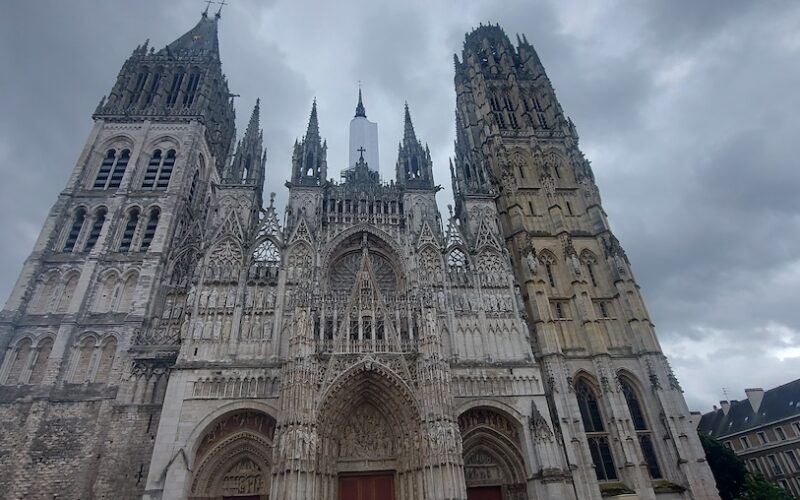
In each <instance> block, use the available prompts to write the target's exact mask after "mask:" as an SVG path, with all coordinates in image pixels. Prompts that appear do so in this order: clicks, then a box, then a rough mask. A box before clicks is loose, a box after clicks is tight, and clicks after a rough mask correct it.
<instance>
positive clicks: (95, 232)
mask: <svg viewBox="0 0 800 500" xmlns="http://www.w3.org/2000/svg"><path fill="white" fill-rule="evenodd" d="M105 223H106V209H105V208H99V209H97V211H96V212H95V213H94V221H93V222H92V229H91V231H89V238H88V239H87V240H86V246H85V247H84V248H83V249H84V250H85V251H87V252H88V251H89V250H91V249H93V248H94V246H95V245H96V244H97V240H98V239H99V238H100V232H101V231H102V230H103V225H104V224H105Z"/></svg>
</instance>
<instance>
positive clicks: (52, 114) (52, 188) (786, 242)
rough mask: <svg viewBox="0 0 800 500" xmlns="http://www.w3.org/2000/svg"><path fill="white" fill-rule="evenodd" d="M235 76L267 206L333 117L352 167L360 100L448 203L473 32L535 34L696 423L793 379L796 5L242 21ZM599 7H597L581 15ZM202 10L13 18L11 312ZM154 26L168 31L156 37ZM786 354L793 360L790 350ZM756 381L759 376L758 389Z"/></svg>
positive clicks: (6, 28)
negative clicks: (53, 211)
mask: <svg viewBox="0 0 800 500" xmlns="http://www.w3.org/2000/svg"><path fill="white" fill-rule="evenodd" d="M230 3H231V5H229V6H227V7H226V9H227V10H226V11H225V12H224V13H223V19H222V23H221V28H220V29H221V32H220V39H221V40H220V43H221V51H222V58H223V68H224V71H225V72H226V74H227V75H228V78H229V80H230V84H231V88H232V89H233V91H234V92H236V93H238V94H241V97H240V98H239V99H238V102H237V120H238V124H239V129H240V130H241V129H242V128H243V125H244V122H245V120H247V118H248V117H249V114H250V111H251V109H252V106H253V104H254V102H255V99H256V97H261V99H262V117H261V118H262V125H263V128H264V133H265V140H266V143H267V148H268V165H267V168H268V171H269V174H268V180H267V186H266V189H267V190H268V191H276V192H277V193H278V200H277V202H278V204H279V205H282V204H283V200H285V189H284V188H283V187H282V185H283V182H284V181H285V180H286V179H287V178H288V177H289V175H290V174H289V168H290V158H291V156H290V155H291V145H292V143H293V141H294V138H296V137H298V136H301V135H302V134H303V133H304V131H305V126H306V121H307V119H308V112H309V110H310V105H311V99H312V98H313V97H314V96H316V97H317V98H318V103H319V106H320V124H321V129H322V133H323V135H324V136H325V137H327V139H328V143H329V147H330V149H329V158H328V160H329V171H330V175H331V176H332V177H333V176H336V175H337V174H338V171H339V170H340V169H342V168H343V167H344V166H345V162H346V159H347V125H348V123H349V120H350V118H351V117H352V114H353V107H354V105H355V94H356V81H357V80H359V79H361V80H363V81H364V90H365V99H366V105H367V112H368V115H369V116H370V119H372V120H376V121H378V122H379V124H380V134H381V163H382V169H381V170H382V173H383V175H384V176H385V177H389V176H391V175H393V173H394V162H395V159H396V144H397V141H398V140H399V139H400V138H401V137H402V104H403V101H404V100H408V101H409V104H410V105H411V111H412V115H413V117H414V122H415V127H416V130H417V134H418V136H419V138H420V139H421V140H422V141H424V142H428V143H429V144H430V147H431V151H432V153H433V155H434V163H435V176H436V180H437V182H438V183H439V184H442V185H443V186H444V187H445V188H446V189H447V191H445V192H444V193H441V195H440V203H441V205H442V206H444V204H445V203H447V202H449V200H450V197H451V194H450V193H449V186H450V181H449V173H448V170H447V159H448V156H450V155H451V154H452V141H453V136H454V130H453V108H454V103H455V95H454V92H453V87H452V85H453V83H452V82H453V74H452V54H453V53H460V51H461V44H462V41H463V37H464V33H465V32H467V31H468V30H469V29H470V28H472V27H475V26H477V25H478V23H479V22H484V23H486V22H499V23H500V24H501V25H502V26H503V27H504V28H505V30H506V32H507V33H508V34H509V35H510V36H511V37H512V39H513V37H514V35H515V33H525V34H526V35H527V37H528V39H529V41H530V42H532V43H533V44H534V45H535V46H536V49H537V51H538V52H539V55H540V56H541V58H542V60H543V62H544V64H545V67H546V69H547V71H548V75H549V76H550V79H551V80H552V82H553V84H554V86H555V87H556V91H557V94H558V96H559V99H560V101H561V104H562V106H563V107H564V110H565V112H566V113H567V114H568V115H569V116H571V117H572V118H573V120H574V121H575V123H576V124H577V126H578V130H579V132H580V135H581V142H582V148H583V149H584V151H585V152H586V154H587V157H588V158H589V159H590V160H592V162H593V167H594V170H595V174H596V176H597V180H598V184H599V186H600V189H601V193H602V195H603V200H604V206H605V208H606V210H607V212H608V213H609V219H610V221H611V224H612V226H613V228H614V230H615V232H616V234H617V235H618V236H619V237H620V239H621V241H622V243H623V245H624V246H625V248H626V250H627V252H628V254H629V256H630V258H631V261H632V263H633V267H634V271H635V272H636V275H637V278H638V280H639V282H640V284H641V286H642V289H643V293H644V296H645V299H646V302H647V304H648V307H649V309H650V312H651V315H652V318H653V321H654V322H655V323H656V324H657V329H658V332H659V337H660V339H661V341H662V343H663V345H664V347H665V349H666V350H667V352H668V353H670V354H671V355H672V362H673V365H674V367H675V369H676V372H677V374H678V376H679V377H680V378H681V380H682V381H683V384H684V387H685V389H686V396H687V398H688V399H689V401H690V404H691V405H693V406H694V407H696V408H697V409H703V410H705V409H708V407H709V405H710V404H711V403H712V402H713V401H715V400H717V399H719V398H720V397H721V388H722V387H727V388H728V390H729V391H730V392H731V394H732V395H733V394H736V393H739V392H741V391H742V389H743V388H744V386H752V385H764V386H767V387H768V386H770V385H776V384H779V383H781V382H784V381H786V380H788V379H790V378H793V377H795V376H796V373H797V372H798V370H800V357H791V356H788V354H787V356H788V357H786V358H785V359H783V360H782V361H779V360H778V354H777V353H778V352H784V353H789V354H791V351H789V348H792V347H793V346H796V345H797V342H798V333H797V332H800V313H798V312H796V311H797V310H798V307H797V299H796V297H798V296H800V237H798V234H800V231H798V229H800V206H799V204H800V202H798V199H800V198H798V196H797V195H796V194H795V191H796V189H797V186H798V185H799V184H800V173H798V172H800V169H798V168H797V167H798V162H797V154H796V151H795V150H796V147H795V144H796V142H797V140H796V138H797V137H798V136H800V121H799V120H798V119H797V117H796V110H797V109H798V108H800V94H798V93H797V92H796V89H797V88H800V67H798V66H797V65H796V60H797V56H798V52H800V41H798V39H797V35H796V33H797V32H798V31H800V6H798V5H797V4H796V3H795V2H790V1H779V2H771V3H770V4H769V5H768V6H766V5H765V4H763V3H759V2H749V1H738V0H737V1H721V0H713V1H707V2H695V1H690V0H680V1H671V2H649V3H637V4H634V3H630V2H626V3H619V4H616V5H613V6H612V5H610V4H602V3H594V2H591V3H588V4H587V3H585V2H581V3H578V2H555V1H553V2H530V1H527V0H512V1H504V2H491V1H489V0H479V1H474V2H455V1H451V0H446V1H442V2H422V1H421V0H420V1H417V0H414V1H409V2H403V3H401V4H398V3H388V2H387V3H382V2H368V1H362V0H349V1H342V2H335V3H333V2H311V1H308V0H300V1H278V0H276V1H271V2H269V3H264V2H260V1H256V0H235V1H233V2H230ZM588 5H590V6H591V7H588ZM202 7H203V4H202V2H194V1H189V0H183V1H171V2H158V1H157V0H145V1H138V2H124V1H121V0H118V1H103V2H100V1H94V2H92V1H89V0H80V1H73V2H58V1H56V0H49V1H39V2H13V3H10V4H9V5H7V6H5V7H4V16H3V17H2V18H0V64H2V66H3V67H4V68H13V71H9V72H7V73H5V74H4V77H3V78H2V79H0V116H1V117H2V119H0V168H1V169H2V171H3V173H4V174H6V182H4V183H3V184H2V185H0V209H1V210H2V213H3V214H4V216H3V217H2V218H0V229H2V231H3V234H4V235H6V240H5V241H6V244H5V245H3V246H2V247H0V260H2V262H3V265H2V266H0V292H2V293H3V294H5V295H7V294H8V291H9V290H10V288H11V286H12V285H13V282H14V280H15V279H16V276H17V273H18V271H19V269H20V266H21V263H22V261H23V260H24V259H25V257H26V256H27V254H28V252H29V251H30V248H31V246H32V244H33V240H34V239H35V237H36V235H37V233H38V229H39V227H40V225H41V222H42V221H43V220H44V217H45V214H46V213H47V211H48V210H49V208H50V206H51V204H52V202H53V201H54V200H55V197H56V195H57V193H58V192H59V190H60V189H62V188H63V185H64V183H65V181H66V178H67V176H68V175H69V171H70V170H71V168H72V166H73V162H74V161H75V158H76V157H77V156H78V153H79V151H80V149H81V147H82V146H83V142H84V141H85V139H86V134H87V132H88V130H89V128H90V127H91V120H90V114H91V111H92V110H93V109H94V107H95V105H96V104H97V102H98V100H99V99H100V97H101V96H102V95H103V94H105V93H107V92H108V91H109V89H110V87H111V85H112V84H113V82H114V78H115V77H116V74H117V71H118V70H119V67H120V66H121V64H122V62H123V61H124V59H125V58H126V57H127V56H128V55H129V54H130V52H131V50H132V49H133V48H134V47H135V46H136V45H137V44H139V43H141V42H143V41H144V39H145V38H147V37H149V38H150V39H151V41H152V43H153V44H154V45H156V46H163V45H164V44H166V43H168V42H169V41H171V40H172V39H174V38H176V37H177V36H178V35H179V34H181V33H182V32H183V31H185V30H187V29H188V28H189V27H191V26H192V24H193V23H195V22H196V20H197V17H198V14H199V11H200V10H201V8H202ZM153 12H158V15H153ZM781 349H782V350H781ZM744 374H746V376H744Z"/></svg>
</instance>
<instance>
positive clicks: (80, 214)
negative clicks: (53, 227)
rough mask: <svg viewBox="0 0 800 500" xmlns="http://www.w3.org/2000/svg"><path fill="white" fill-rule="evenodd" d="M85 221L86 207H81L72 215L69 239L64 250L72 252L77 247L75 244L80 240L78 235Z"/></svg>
mask: <svg viewBox="0 0 800 500" xmlns="http://www.w3.org/2000/svg"><path fill="white" fill-rule="evenodd" d="M85 221H86V209H85V208H83V207H81V208H79V209H77V210H76V211H75V215H74V216H73V217H72V225H71V226H70V229H69V233H67V240H66V241H65V242H64V248H63V251H64V252H72V251H73V250H74V249H75V244H76V243H77V242H78V237H80V235H81V231H82V229H83V223H84V222H85Z"/></svg>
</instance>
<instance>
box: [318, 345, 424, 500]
mask: <svg viewBox="0 0 800 500" xmlns="http://www.w3.org/2000/svg"><path fill="white" fill-rule="evenodd" d="M317 415H318V419H317V426H318V427H317V428H318V430H319V436H320V447H319V453H320V456H319V457H318V459H319V460H318V463H319V464H320V466H321V467H322V472H323V483H324V484H323V490H324V492H325V494H324V495H323V496H322V498H337V494H338V492H339V491H340V488H341V487H350V486H352V485H353V484H355V483H357V482H358V481H364V482H369V481H371V480H372V479H371V478H376V477H380V478H382V479H381V481H383V480H384V479H385V478H391V480H390V482H389V484H388V486H387V485H385V484H384V486H381V487H382V488H390V489H391V491H392V492H393V498H394V499H396V500H418V499H419V498H423V497H424V494H423V490H422V477H420V476H419V470H420V467H421V448H422V440H421V433H420V429H421V420H420V414H419V411H418V408H417V402H416V399H415V398H414V397H413V395H412V394H411V392H410V390H409V389H408V387H406V386H405V384H404V383H403V382H402V380H401V379H400V377H398V376H397V375H396V374H395V373H394V372H393V371H392V370H391V369H390V368H389V367H387V366H385V365H383V364H382V363H380V362H378V361H376V360H373V359H369V360H366V361H362V362H360V363H358V364H357V365H356V366H354V367H352V368H351V369H349V370H348V371H347V372H346V373H344V374H343V375H341V376H339V377H338V378H337V379H336V380H334V382H333V384H332V385H331V387H330V389H329V390H328V391H326V394H325V395H324V397H323V399H322V401H321V403H320V405H319V407H318V413H317ZM376 484H377V483H376ZM348 485H349V486H348ZM353 487H356V488H357V487H359V486H353Z"/></svg>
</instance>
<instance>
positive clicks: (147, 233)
mask: <svg viewBox="0 0 800 500" xmlns="http://www.w3.org/2000/svg"><path fill="white" fill-rule="evenodd" d="M159 214H160V212H159V210H158V209H157V208H154V209H152V210H151V211H150V217H148V218H147V225H146V226H145V227H144V234H142V244H141V245H140V246H139V250H140V251H142V252H145V251H147V249H148V248H150V244H151V243H152V242H153V237H154V236H155V235H156V228H158V216H159Z"/></svg>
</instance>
